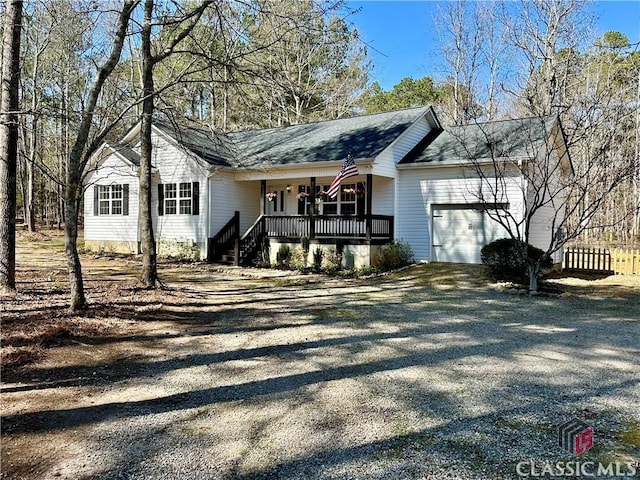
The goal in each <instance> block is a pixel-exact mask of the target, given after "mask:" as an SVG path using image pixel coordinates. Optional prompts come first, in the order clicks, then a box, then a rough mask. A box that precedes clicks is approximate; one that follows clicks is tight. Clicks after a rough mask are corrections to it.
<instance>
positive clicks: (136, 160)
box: [112, 145, 140, 166]
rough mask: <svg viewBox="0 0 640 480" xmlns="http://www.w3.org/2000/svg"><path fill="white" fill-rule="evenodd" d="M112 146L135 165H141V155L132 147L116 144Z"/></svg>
mask: <svg viewBox="0 0 640 480" xmlns="http://www.w3.org/2000/svg"><path fill="white" fill-rule="evenodd" d="M112 148H113V149H114V150H115V151H116V152H118V153H119V154H120V155H122V156H123V157H124V158H126V159H127V160H129V161H130V162H131V163H133V164H134V165H136V166H139V165H140V155H138V154H137V153H136V152H135V151H133V150H132V149H131V148H129V147H127V146H126V145H115V146H113V147H112Z"/></svg>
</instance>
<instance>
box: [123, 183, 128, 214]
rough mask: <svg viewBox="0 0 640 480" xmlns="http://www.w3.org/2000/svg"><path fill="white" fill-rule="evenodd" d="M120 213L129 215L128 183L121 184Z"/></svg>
mask: <svg viewBox="0 0 640 480" xmlns="http://www.w3.org/2000/svg"><path fill="white" fill-rule="evenodd" d="M122 214H123V215H129V184H128V183H125V184H124V185H122Z"/></svg>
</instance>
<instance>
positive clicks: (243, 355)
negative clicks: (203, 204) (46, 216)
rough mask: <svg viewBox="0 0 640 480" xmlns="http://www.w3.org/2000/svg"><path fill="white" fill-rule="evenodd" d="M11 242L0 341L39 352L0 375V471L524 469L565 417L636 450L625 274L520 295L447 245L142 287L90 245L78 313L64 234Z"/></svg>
mask: <svg viewBox="0 0 640 480" xmlns="http://www.w3.org/2000/svg"><path fill="white" fill-rule="evenodd" d="M38 258H40V259H41V260H42V261H40V262H38V261H37V259H38ZM19 264H20V271H19V274H18V278H19V280H20V284H19V287H20V292H19V294H18V296H17V297H16V298H15V299H8V300H4V299H3V301H2V303H1V304H0V305H1V307H0V315H1V319H2V327H3V332H2V334H3V349H4V348H7V349H12V348H13V349H14V350H16V349H18V348H21V346H22V347H24V346H25V345H26V344H27V343H28V340H27V337H29V335H31V337H30V338H37V339H38V341H37V343H38V345H37V351H36V350H33V352H34V354H35V353H37V355H39V357H37V360H36V361H35V362H31V363H28V362H27V363H25V364H24V365H23V366H22V367H20V368H17V369H8V370H7V371H5V374H4V377H3V383H2V392H1V397H2V404H1V405H2V406H1V407H0V410H1V414H2V478H3V479H20V478H28V479H41V478H47V479H48V478H65V479H81V478H100V479H121V478H126V479H196V478H198V479H199V478H202V479H250V478H282V479H293V478H296V479H349V478H353V479H374V478H375V479H378V478H385V479H386V478H388V479H396V478H402V479H404V478H434V479H435V478H463V479H475V478H518V474H517V468H519V469H520V471H521V472H524V473H535V469H536V468H543V467H544V465H545V462H547V463H548V462H551V463H554V464H555V462H556V461H567V460H576V458H575V457H573V456H572V455H571V453H569V452H567V451H565V450H563V449H562V448H560V447H559V446H558V441H557V433H556V429H557V427H558V425H560V424H562V423H563V422H565V421H567V420H570V419H571V418H574V417H575V418H578V419H579V420H581V421H583V422H585V424H587V425H588V426H592V427H593V428H594V429H595V437H594V438H595V440H594V446H593V448H591V449H590V450H588V451H587V452H586V453H583V454H582V455H581V456H580V457H579V460H580V461H581V462H585V461H593V462H595V464H597V462H601V463H603V464H604V465H608V464H609V463H611V462H613V463H614V464H615V462H618V463H619V467H620V469H622V473H627V474H631V473H633V472H632V471H631V470H630V469H631V468H635V467H634V465H635V464H634V463H633V462H636V464H637V462H639V461H640V412H639V410H638V405H640V345H639V342H638V339H639V338H640V301H639V300H640V282H638V281H637V279H636V280H633V279H624V278H622V277H618V278H617V279H616V278H610V279H605V280H599V281H581V280H575V279H569V280H562V281H558V282H557V286H558V287H559V288H561V289H562V291H564V292H565V293H563V294H562V295H554V296H543V297H539V298H529V297H524V296H518V295H511V294H509V293H506V292H502V291H497V290H496V289H495V288H494V287H493V286H490V285H487V283H486V282H485V281H483V280H481V276H480V275H479V272H478V270H477V269H476V268H473V267H463V266H455V265H422V266H416V267H412V268H409V269H407V270H404V271H401V272H398V273H395V274H393V275H389V276H384V277H378V278H371V279H359V280H354V279H350V280H345V279H335V278H328V277H324V276H312V275H307V276H298V275H292V274H289V273H285V272H277V271H273V272H272V271H266V270H263V271H257V270H236V269H232V268H231V269H216V268H215V267H211V266H207V265H170V266H163V267H161V275H162V276H163V278H164V279H165V281H166V283H167V287H168V288H167V289H166V290H163V291H160V292H145V291H140V290H137V289H135V288H134V287H133V279H134V278H135V273H136V268H137V264H136V262H135V261H131V260H123V259H117V258H116V259H108V258H91V257H86V258H85V272H86V274H87V278H88V282H87V287H88V293H89V299H90V301H91V302H92V305H93V306H92V307H91V308H90V309H89V310H88V311H87V312H86V314H84V315H82V316H69V314H68V313H66V310H65V305H66V294H65V293H64V280H65V277H64V270H63V269H64V262H63V261H62V257H61V250H60V245H59V244H57V243H55V242H46V241H45V242H39V243H37V244H30V245H24V244H23V245H21V249H20V251H19ZM54 324H55V325H57V327H56V328H57V330H55V332H54V333H55V334H54V335H48V334H47V333H46V332H45V330H46V328H45V325H48V326H49V328H52V327H51V325H54ZM38 329H40V330H38ZM29 332H31V333H29ZM34 332H36V333H34ZM34 335H35V337H34ZM16 351H17V350H16ZM7 352H9V353H11V352H10V350H7ZM5 358H9V357H5ZM523 462H524V463H523ZM627 462H631V463H630V464H629V465H627ZM532 469H533V470H534V471H533V472H531V470H532ZM625 469H626V470H625ZM637 471H638V472H640V466H638V469H637ZM634 478H635V477H634Z"/></svg>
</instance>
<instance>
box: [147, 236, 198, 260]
mask: <svg viewBox="0 0 640 480" xmlns="http://www.w3.org/2000/svg"><path fill="white" fill-rule="evenodd" d="M156 245H157V249H158V256H159V257H165V258H173V259H176V260H191V261H194V260H196V261H197V260H200V247H198V245H197V244H196V243H195V242H194V241H193V240H190V239H176V240H163V239H160V240H158V242H157V244H156Z"/></svg>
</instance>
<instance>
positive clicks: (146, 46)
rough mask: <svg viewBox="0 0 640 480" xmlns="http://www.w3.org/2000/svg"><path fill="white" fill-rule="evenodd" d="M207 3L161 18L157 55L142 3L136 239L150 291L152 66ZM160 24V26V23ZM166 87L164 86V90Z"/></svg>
mask: <svg viewBox="0 0 640 480" xmlns="http://www.w3.org/2000/svg"><path fill="white" fill-rule="evenodd" d="M211 3H212V2H211V1H204V2H202V3H201V4H200V5H199V6H198V7H197V8H195V9H194V10H192V11H190V12H187V13H185V14H179V15H172V17H171V18H167V19H163V21H162V22H164V24H165V26H167V27H166V28H169V29H171V30H172V32H171V35H170V36H169V38H170V40H169V42H168V43H167V44H166V45H163V48H161V49H160V51H159V52H158V53H155V54H153V53H152V44H151V33H152V29H153V28H154V26H155V27H156V28H157V26H158V25H154V22H153V9H154V0H145V2H144V20H143V25H142V68H141V77H142V96H143V101H142V122H141V126H140V169H139V172H138V175H139V179H138V180H139V186H140V193H139V199H140V213H139V215H140V237H141V238H140V240H141V246H142V276H141V281H142V284H143V285H144V286H145V287H147V288H154V287H155V286H156V283H157V281H158V264H157V252H156V242H155V237H154V232H153V221H152V214H151V155H152V149H153V146H152V143H151V125H152V122H153V112H154V108H155V107H154V98H155V96H156V95H157V93H158V92H157V91H156V89H155V87H154V79H153V70H154V66H155V65H156V64H158V63H159V62H161V61H163V60H164V59H166V58H167V57H169V56H170V55H171V54H172V53H173V51H174V50H175V48H176V47H177V46H178V45H179V44H180V42H182V41H183V40H184V39H185V38H186V37H187V36H188V35H189V33H190V32H191V31H192V30H193V28H194V27H195V26H196V24H197V23H198V21H199V19H200V17H201V16H202V13H203V12H204V10H205V9H206V8H207V7H208V6H209V5H210V4H211ZM162 22H160V24H162ZM165 88H166V87H165Z"/></svg>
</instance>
